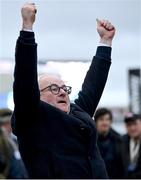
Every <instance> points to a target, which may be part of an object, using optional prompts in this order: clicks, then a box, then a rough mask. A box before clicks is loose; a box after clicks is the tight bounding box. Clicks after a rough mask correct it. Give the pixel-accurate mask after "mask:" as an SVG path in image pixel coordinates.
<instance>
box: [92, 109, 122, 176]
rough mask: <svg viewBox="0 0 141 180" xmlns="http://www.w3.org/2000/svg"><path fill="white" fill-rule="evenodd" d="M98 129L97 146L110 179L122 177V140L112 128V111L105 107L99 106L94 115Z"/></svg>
mask: <svg viewBox="0 0 141 180" xmlns="http://www.w3.org/2000/svg"><path fill="white" fill-rule="evenodd" d="M94 117H95V121H96V127H97V131H98V147H99V150H100V153H101V156H102V158H103V159H104V162H105V165H106V170H107V173H108V176H109V178H110V179H118V178H123V173H124V164H123V142H122V137H121V136H120V135H119V134H118V133H117V132H116V131H114V130H113V129H112V127H111V124H112V119H113V117H112V113H111V111H110V110H108V109H106V108H99V109H98V110H97V111H96V113H95V115H94Z"/></svg>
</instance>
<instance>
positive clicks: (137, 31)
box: [0, 0, 141, 105]
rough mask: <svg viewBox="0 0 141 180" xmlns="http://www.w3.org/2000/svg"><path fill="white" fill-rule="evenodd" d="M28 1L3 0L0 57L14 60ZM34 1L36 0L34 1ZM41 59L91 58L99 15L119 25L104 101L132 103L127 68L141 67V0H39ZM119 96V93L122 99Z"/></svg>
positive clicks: (117, 26)
mask: <svg viewBox="0 0 141 180" xmlns="http://www.w3.org/2000/svg"><path fill="white" fill-rule="evenodd" d="M24 2H27V1H25V0H0V58H1V59H2V58H11V59H14V48H15V42H16V39H17V36H18V34H19V30H20V29H21V24H22V23H21V15H20V8H21V6H22V5H23V3H24ZM32 2H33V1H32ZM34 2H35V3H36V5H37V9H38V12H37V20H36V23H35V26H34V31H35V33H36V41H37V42H38V57H39V59H48V60H49V59H54V60H60V59H63V60H64V59H67V60H91V59H92V56H93V55H94V54H95V50H96V47H97V44H98V42H99V37H98V34H97V31H96V18H97V17H98V18H99V19H101V18H103V19H108V20H110V21H111V22H112V23H113V24H114V25H115V27H116V29H117V32H116V36H115V39H114V42H113V51H112V61H113V63H112V67H111V71H110V74H109V80H108V83H107V86H106V89H105V95H104V97H105V101H113V99H115V102H117V104H118V103H119V104H120V102H121V104H123V105H126V104H127V103H128V88H127V69H128V68H130V67H141V1H140V0H120V1H116V0H97V1H96V0H44V1H43V0H35V1H34ZM117 96H118V97H120V98H117Z"/></svg>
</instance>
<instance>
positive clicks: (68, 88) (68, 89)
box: [64, 86, 71, 94]
mask: <svg viewBox="0 0 141 180" xmlns="http://www.w3.org/2000/svg"><path fill="white" fill-rule="evenodd" d="M64 91H66V92H67V93H68V94H70V93H71V87H70V86H65V89H64Z"/></svg>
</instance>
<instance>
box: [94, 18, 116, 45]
mask: <svg viewBox="0 0 141 180" xmlns="http://www.w3.org/2000/svg"><path fill="white" fill-rule="evenodd" d="M97 31H98V33H99V35H100V38H101V39H100V43H103V44H107V45H109V46H111V45H112V40H113V38H114V35H115V31H116V30H115V27H114V26H113V25H112V24H111V23H110V22H109V21H107V20H99V19H97Z"/></svg>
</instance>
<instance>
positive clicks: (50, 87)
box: [40, 84, 72, 95]
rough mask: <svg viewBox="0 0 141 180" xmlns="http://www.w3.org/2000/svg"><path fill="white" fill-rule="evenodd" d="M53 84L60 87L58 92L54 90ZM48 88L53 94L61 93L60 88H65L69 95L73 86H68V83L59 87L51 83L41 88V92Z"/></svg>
mask: <svg viewBox="0 0 141 180" xmlns="http://www.w3.org/2000/svg"><path fill="white" fill-rule="evenodd" d="M53 86H55V87H56V88H58V91H57V93H54V91H53V89H52V87H53ZM64 88H68V89H64ZM46 89H49V90H50V92H51V93H52V94H54V95H57V94H59V92H60V90H61V89H63V90H64V91H65V92H66V93H67V94H68V95H69V94H71V90H72V87H71V86H66V85H63V86H61V87H59V86H58V85H57V84H51V85H50V86H47V87H45V88H43V89H41V90H40V92H43V91H45V90H46Z"/></svg>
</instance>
